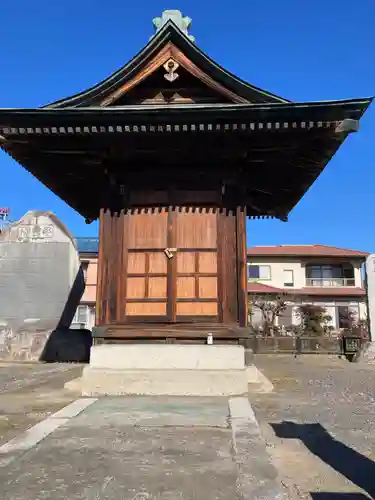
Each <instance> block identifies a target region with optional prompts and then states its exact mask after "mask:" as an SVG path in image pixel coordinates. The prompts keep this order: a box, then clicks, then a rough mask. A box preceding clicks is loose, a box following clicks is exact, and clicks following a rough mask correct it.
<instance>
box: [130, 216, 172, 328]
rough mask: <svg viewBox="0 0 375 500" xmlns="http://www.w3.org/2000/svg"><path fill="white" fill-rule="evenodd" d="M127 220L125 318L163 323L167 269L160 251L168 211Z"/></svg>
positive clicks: (163, 246) (164, 240)
mask: <svg viewBox="0 0 375 500" xmlns="http://www.w3.org/2000/svg"><path fill="white" fill-rule="evenodd" d="M128 217H129V222H128V231H127V238H126V240H125V244H126V245H127V246H128V249H127V266H126V286H125V315H126V319H127V320H128V321H132V320H141V319H142V318H143V319H145V320H147V319H148V318H151V317H153V318H155V317H156V318H159V319H160V320H162V321H167V319H168V318H167V301H168V272H170V270H169V264H168V258H167V256H166V255H165V253H164V250H165V249H166V248H167V247H168V212H167V210H165V209H164V210H160V211H152V210H151V209H149V210H145V209H143V210H140V211H138V212H136V213H132V214H131V215H129V216H128ZM150 320H151V319H150Z"/></svg>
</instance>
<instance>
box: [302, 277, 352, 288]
mask: <svg viewBox="0 0 375 500" xmlns="http://www.w3.org/2000/svg"><path fill="white" fill-rule="evenodd" d="M306 286H320V287H325V286H327V287H340V286H355V279H354V278H306Z"/></svg>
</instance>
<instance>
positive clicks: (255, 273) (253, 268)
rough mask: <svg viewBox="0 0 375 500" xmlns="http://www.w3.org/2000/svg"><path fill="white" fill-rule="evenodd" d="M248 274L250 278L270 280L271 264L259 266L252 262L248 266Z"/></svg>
mask: <svg viewBox="0 0 375 500" xmlns="http://www.w3.org/2000/svg"><path fill="white" fill-rule="evenodd" d="M248 276H249V279H250V280H254V279H256V280H270V279H271V266H258V265H253V264H250V265H249V266H248Z"/></svg>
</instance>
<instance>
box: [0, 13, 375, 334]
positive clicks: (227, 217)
mask: <svg viewBox="0 0 375 500" xmlns="http://www.w3.org/2000/svg"><path fill="white" fill-rule="evenodd" d="M190 21H191V20H190V19H189V18H185V17H182V15H181V13H180V12H179V11H166V12H164V13H163V16H162V17H161V18H158V19H155V20H154V24H155V27H156V33H155V35H154V36H153V37H152V38H151V39H150V41H149V42H148V43H147V45H146V46H145V47H144V48H143V49H142V50H141V51H140V52H139V53H138V54H137V55H136V56H135V57H134V58H133V59H132V60H131V61H130V62H128V63H127V64H126V65H125V66H123V67H122V68H121V69H120V70H118V71H116V72H115V73H114V74H113V75H111V76H110V77H109V78H107V79H106V80H104V81H103V82H101V83H99V84H98V85H96V86H95V87H92V88H90V89H88V90H86V91H84V92H80V93H79V94H76V95H74V96H72V97H69V98H66V99H62V100H59V101H57V102H54V103H52V104H49V105H46V106H44V107H42V108H38V109H1V110H0V134H1V147H2V148H3V149H4V150H5V151H6V152H7V153H8V154H9V155H11V156H12V157H13V158H14V159H15V160H16V161H18V162H19V163H20V164H21V165H23V166H24V167H25V168H26V169H27V170H28V171H29V172H31V173H32V174H33V175H34V176H35V177H37V178H38V179H39V180H40V181H41V182H42V183H43V184H45V186H47V187H48V188H49V189H51V190H52V191H53V192H54V193H55V194H56V195H58V196H59V197H60V198H62V199H63V200H65V201H66V203H68V204H69V205H70V206H71V207H73V208H74V209H75V210H76V211H77V212H78V213H80V214H81V215H82V216H83V217H84V218H85V219H86V221H87V222H90V221H94V220H95V219H97V218H99V219H100V248H99V269H98V295H97V319H96V321H97V328H96V329H95V331H94V336H95V337H97V338H98V339H101V341H104V340H105V339H107V341H108V340H110V341H111V342H113V341H115V342H118V341H125V339H127V340H129V339H131V340H132V341H134V339H135V340H137V339H140V338H141V337H142V339H146V338H148V339H151V338H154V339H164V340H165V339H168V338H172V339H174V341H176V342H179V341H202V340H203V339H204V338H206V336H207V333H208V332H211V333H213V336H214V337H217V338H218V339H219V338H222V339H227V340H228V339H229V340H230V339H232V340H234V341H236V339H238V338H240V337H241V336H243V334H241V328H243V327H245V326H246V324H247V276H246V217H249V218H269V217H274V218H279V219H281V220H287V217H288V214H289V212H290V211H291V210H292V208H293V207H294V206H295V205H296V204H297V203H298V202H299V200H300V199H301V197H302V196H303V195H304V193H305V192H306V191H307V189H308V188H309V187H310V186H311V185H312V184H313V182H314V181H315V180H316V178H317V177H318V176H319V174H320V173H321V172H322V170H323V169H324V167H325V166H326V164H327V162H328V161H329V160H330V159H331V158H332V156H333V155H334V154H335V152H336V150H337V149H338V148H339V147H340V145H341V144H342V143H343V142H344V140H345V138H346V137H347V135H348V134H349V133H350V132H353V131H356V130H357V129H358V120H359V119H360V118H361V116H362V114H363V113H364V112H365V110H366V108H367V107H368V106H369V104H370V101H371V100H370V99H351V100H344V101H324V102H303V103H297V102H291V101H289V100H287V99H284V98H282V97H279V96H277V95H274V94H271V93H269V92H266V91H265V90H261V89H259V88H257V87H254V86H253V85H250V84H248V83H246V82H244V81H242V80H241V79H240V78H238V77H236V76H234V75H233V74H231V73H230V72H228V71H226V70H225V69H223V68H222V67H220V66H219V65H218V64H217V63H215V62H214V61H213V60H211V59H210V58H209V57H208V56H207V55H206V54H204V53H203V52H202V51H201V50H200V49H199V48H198V47H197V45H196V44H195V43H194V40H193V39H192V37H191V36H190V35H189V34H188V28H189V25H190Z"/></svg>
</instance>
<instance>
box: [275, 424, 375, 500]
mask: <svg viewBox="0 0 375 500" xmlns="http://www.w3.org/2000/svg"><path fill="white" fill-rule="evenodd" d="M270 425H271V427H272V428H273V430H274V432H275V434H276V436H277V437H279V438H281V439H299V440H301V441H302V442H303V444H304V445H305V446H306V448H308V449H309V450H310V451H311V453H313V454H314V455H316V456H317V457H319V458H320V460H322V461H323V462H325V463H326V464H328V465H329V466H330V467H332V468H333V469H335V470H336V471H337V472H339V473H340V474H342V475H343V476H345V477H346V478H347V479H349V481H351V482H352V483H354V484H356V485H357V486H359V487H360V488H361V489H362V490H364V491H366V492H367V493H368V494H369V495H370V496H371V497H375V463H374V462H373V461H372V460H370V459H369V458H367V457H365V456H364V455H361V453H358V452H357V451H355V450H353V449H352V448H349V447H348V446H346V445H345V444H344V443H342V442H341V441H337V440H336V439H335V438H333V437H332V436H331V435H330V434H329V433H328V432H327V431H326V429H325V428H324V427H323V426H322V425H321V424H319V423H314V424H296V423H294V422H287V421H285V422H281V423H271V424H270ZM311 496H312V498H313V499H314V500H338V499H339V498H342V499H346V500H357V499H358V500H363V499H364V498H366V496H365V495H361V494H360V493H358V494H355V493H347V494H343V493H329V492H327V493H323V492H322V493H311Z"/></svg>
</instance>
